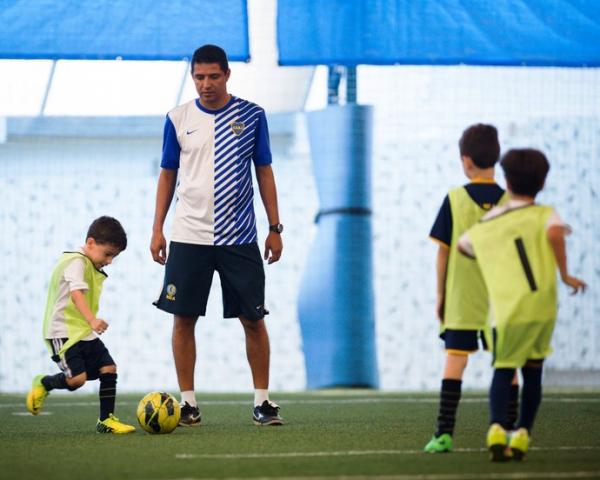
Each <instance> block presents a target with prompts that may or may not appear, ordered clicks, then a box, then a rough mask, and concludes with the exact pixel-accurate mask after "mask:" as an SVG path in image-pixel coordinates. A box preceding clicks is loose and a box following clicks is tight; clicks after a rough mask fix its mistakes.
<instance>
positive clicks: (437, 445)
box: [423, 433, 452, 453]
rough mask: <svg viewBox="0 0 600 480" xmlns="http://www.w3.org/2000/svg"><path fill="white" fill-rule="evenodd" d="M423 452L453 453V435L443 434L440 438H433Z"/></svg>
mask: <svg viewBox="0 0 600 480" xmlns="http://www.w3.org/2000/svg"><path fill="white" fill-rule="evenodd" d="M423 451H425V452H427V453H446V452H451V451H452V435H450V434H449V433H442V434H441V435H440V436H439V437H436V436H435V435H434V436H433V437H431V440H429V443H428V444H427V445H425V448H424V449H423Z"/></svg>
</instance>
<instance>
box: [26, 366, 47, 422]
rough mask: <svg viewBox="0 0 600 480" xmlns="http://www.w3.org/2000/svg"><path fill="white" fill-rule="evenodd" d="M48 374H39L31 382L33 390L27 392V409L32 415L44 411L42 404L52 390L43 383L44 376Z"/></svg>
mask: <svg viewBox="0 0 600 480" xmlns="http://www.w3.org/2000/svg"><path fill="white" fill-rule="evenodd" d="M45 376H46V375H37V376H36V377H35V378H34V379H33V382H31V390H29V393H28V394H27V401H26V405H27V410H29V412H30V413H31V414H32V415H39V413H40V412H41V411H42V406H43V405H44V400H46V397H47V396H48V395H50V392H49V391H48V390H46V387H44V385H43V384H42V378H44V377H45Z"/></svg>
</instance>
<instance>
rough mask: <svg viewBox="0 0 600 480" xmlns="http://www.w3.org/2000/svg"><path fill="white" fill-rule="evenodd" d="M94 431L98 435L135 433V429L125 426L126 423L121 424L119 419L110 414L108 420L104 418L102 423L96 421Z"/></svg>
mask: <svg viewBox="0 0 600 480" xmlns="http://www.w3.org/2000/svg"><path fill="white" fill-rule="evenodd" d="M96 431H97V432H98V433H131V432H135V427H133V426H132V425H127V424H126V423H121V422H120V421H119V419H118V418H117V417H115V416H114V415H113V414H112V413H111V414H110V415H109V416H108V418H105V419H104V420H102V421H100V419H98V423H96Z"/></svg>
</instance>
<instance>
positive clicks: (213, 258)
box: [154, 242, 268, 320]
mask: <svg viewBox="0 0 600 480" xmlns="http://www.w3.org/2000/svg"><path fill="white" fill-rule="evenodd" d="M215 271H216V272H218V273H219V277H220V279H221V290H222V292H223V316H224V317H225V318H236V317H240V316H244V317H246V318H247V319H249V320H260V319H261V318H263V317H264V316H265V315H266V314H267V313H268V312H267V310H266V309H265V305H264V303H265V270H264V267H263V261H262V257H261V256H260V251H259V249H258V245H257V244H256V243H247V244H243V245H193V244H189V243H180V242H171V244H170V245H169V256H168V258H167V264H166V266H165V279H164V283H163V288H162V291H161V293H160V297H159V298H158V300H156V302H154V305H155V306H156V307H158V308H159V309H161V310H164V311H165V312H169V313H172V314H174V315H182V316H189V317H198V316H204V315H206V304H207V302H208V295H209V293H210V286H211V284H212V279H213V275H214V272H215Z"/></svg>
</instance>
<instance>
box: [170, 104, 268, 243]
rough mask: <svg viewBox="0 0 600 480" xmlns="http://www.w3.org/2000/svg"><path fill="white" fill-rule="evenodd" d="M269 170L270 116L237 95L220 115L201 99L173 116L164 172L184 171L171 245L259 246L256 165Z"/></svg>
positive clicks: (218, 111)
mask: <svg viewBox="0 0 600 480" xmlns="http://www.w3.org/2000/svg"><path fill="white" fill-rule="evenodd" d="M252 162H254V164H255V165H259V166H260V165H269V164H270V163H271V150H270V147H269V131H268V127H267V119H266V117H265V112H264V110H263V109H262V108H260V107H259V106H258V105H256V104H254V103H251V102H248V101H246V100H242V99H241V98H237V97H234V96H232V97H231V100H230V101H229V102H228V103H227V105H225V106H224V107H223V108H221V109H219V110H208V109H206V108H205V107H203V106H202V105H201V104H200V101H199V100H193V101H191V102H188V103H185V104H183V105H180V106H179V107H176V108H174V109H173V110H171V111H170V112H169V113H168V114H167V118H166V121H165V130H164V137H163V155H162V161H161V167H162V168H166V169H178V170H179V172H178V184H177V200H178V201H177V205H176V207H175V218H174V221H173V228H172V232H171V240H173V241H176V242H183V243H193V244H198V245H239V244H244V243H251V242H255V241H256V219H255V216H254V204H253V199H254V192H253V188H252V171H251V165H252Z"/></svg>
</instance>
